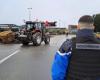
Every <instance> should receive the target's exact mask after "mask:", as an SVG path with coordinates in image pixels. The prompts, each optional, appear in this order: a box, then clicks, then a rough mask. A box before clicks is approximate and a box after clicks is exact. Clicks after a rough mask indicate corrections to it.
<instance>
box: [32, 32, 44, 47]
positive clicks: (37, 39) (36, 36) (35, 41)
mask: <svg viewBox="0 0 100 80" xmlns="http://www.w3.org/2000/svg"><path fill="white" fill-rule="evenodd" d="M41 42H42V35H41V33H40V32H37V33H35V34H33V45H35V46H39V45H41Z"/></svg>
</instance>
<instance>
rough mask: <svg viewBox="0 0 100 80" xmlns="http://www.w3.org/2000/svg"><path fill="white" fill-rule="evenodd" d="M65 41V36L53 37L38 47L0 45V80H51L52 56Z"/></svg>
mask: <svg viewBox="0 0 100 80" xmlns="http://www.w3.org/2000/svg"><path fill="white" fill-rule="evenodd" d="M69 37H70V36H69ZM65 40H66V36H65V35H61V36H54V37H52V38H51V42H50V44H49V45H45V44H44V43H42V44H41V46H38V47H35V46H33V45H29V46H23V45H21V44H0V80H51V65H52V61H53V58H54V54H55V52H56V51H57V50H58V48H59V47H60V45H61V44H62V43H63V41H65Z"/></svg>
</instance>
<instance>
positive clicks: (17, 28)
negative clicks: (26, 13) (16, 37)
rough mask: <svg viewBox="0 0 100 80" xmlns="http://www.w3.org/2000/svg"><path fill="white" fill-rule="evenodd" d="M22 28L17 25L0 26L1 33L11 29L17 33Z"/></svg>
mask: <svg viewBox="0 0 100 80" xmlns="http://www.w3.org/2000/svg"><path fill="white" fill-rule="evenodd" d="M19 28H20V26H18V25H15V24H0V31H5V30H6V29H11V30H12V31H14V32H16V31H19Z"/></svg>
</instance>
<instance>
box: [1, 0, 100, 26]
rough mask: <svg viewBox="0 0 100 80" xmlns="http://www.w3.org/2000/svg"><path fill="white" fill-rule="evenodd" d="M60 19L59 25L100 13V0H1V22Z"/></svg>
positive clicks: (74, 22) (20, 22) (15, 22)
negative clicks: (82, 16) (86, 15)
mask: <svg viewBox="0 0 100 80" xmlns="http://www.w3.org/2000/svg"><path fill="white" fill-rule="evenodd" d="M30 7H31V8H32V10H31V20H36V19H38V20H41V21H46V20H48V21H58V26H59V25H60V26H62V27H63V26H67V25H69V24H77V21H78V19H79V17H80V16H81V15H85V14H90V15H92V14H96V13H100V0H0V24H2V23H4V24H5V23H14V24H18V25H20V24H24V22H23V20H29V10H28V9H27V8H30Z"/></svg>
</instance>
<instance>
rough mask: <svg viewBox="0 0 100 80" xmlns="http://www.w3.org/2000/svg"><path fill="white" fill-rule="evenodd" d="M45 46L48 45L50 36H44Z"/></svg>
mask: <svg viewBox="0 0 100 80" xmlns="http://www.w3.org/2000/svg"><path fill="white" fill-rule="evenodd" d="M44 42H45V44H49V43H50V36H46V37H45V39H44Z"/></svg>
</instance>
